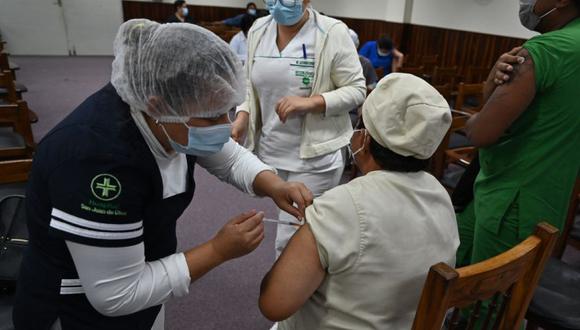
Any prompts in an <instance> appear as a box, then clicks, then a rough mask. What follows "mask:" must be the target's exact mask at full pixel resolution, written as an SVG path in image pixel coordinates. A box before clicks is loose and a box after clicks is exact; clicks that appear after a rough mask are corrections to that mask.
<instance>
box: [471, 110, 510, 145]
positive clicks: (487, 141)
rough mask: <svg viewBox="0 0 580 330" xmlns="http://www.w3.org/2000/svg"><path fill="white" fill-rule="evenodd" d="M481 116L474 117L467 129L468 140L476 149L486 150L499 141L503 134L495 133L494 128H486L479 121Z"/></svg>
mask: <svg viewBox="0 0 580 330" xmlns="http://www.w3.org/2000/svg"><path fill="white" fill-rule="evenodd" d="M478 117H479V116H478V115H474V116H473V117H472V118H471V119H470V120H469V121H468V122H467V125H466V127H465V133H466V135H467V138H468V139H469V141H471V143H472V144H473V146H474V147H477V148H485V147H488V146H490V145H492V144H494V143H496V142H497V140H499V138H500V136H501V132H500V133H499V134H498V133H495V132H494V131H493V128H492V127H486V126H485V125H483V124H482V123H481V122H480V121H479V118H478Z"/></svg>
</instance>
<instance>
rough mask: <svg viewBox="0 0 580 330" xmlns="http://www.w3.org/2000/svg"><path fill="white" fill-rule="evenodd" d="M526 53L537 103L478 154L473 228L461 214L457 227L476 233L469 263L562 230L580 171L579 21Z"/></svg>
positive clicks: (543, 38) (530, 43)
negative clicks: (543, 229) (543, 225)
mask: <svg viewBox="0 0 580 330" xmlns="http://www.w3.org/2000/svg"><path fill="white" fill-rule="evenodd" d="M524 48H525V49H527V50H528V52H529V53H530V56H531V57H532V59H533V60H534V64H535V77H536V97H535V99H534V100H533V102H532V104H531V105H530V106H529V107H528V109H527V110H526V111H525V112H524V113H523V114H522V115H521V116H520V117H519V118H518V119H517V120H516V121H515V122H514V123H513V124H512V126H511V127H510V128H509V129H508V130H507V131H506V132H505V134H504V135H503V136H502V137H501V138H500V139H499V141H498V142H497V143H495V144H494V145H492V146H489V147H487V148H483V149H481V150H480V164H481V171H480V173H479V175H478V177H477V180H476V182H475V202H474V205H473V206H474V207H473V217H471V218H472V219H471V221H472V222H473V223H472V224H468V223H467V222H469V221H462V220H463V219H464V218H467V219H469V218H470V216H468V215H467V214H466V215H459V226H460V227H461V226H468V227H472V230H473V233H472V239H471V244H472V245H473V247H472V251H471V252H472V256H471V260H470V263H476V262H479V261H482V260H485V259H488V258H491V257H493V256H495V255H497V254H500V253H502V252H504V251H506V250H508V249H509V248H511V247H513V246H514V245H517V244H518V243H519V242H521V241H522V240H524V239H525V238H526V237H528V236H529V235H531V234H532V233H533V232H534V229H535V227H536V225H537V224H538V223H540V222H542V221H546V222H549V223H551V224H552V225H554V226H555V227H557V228H559V229H562V228H563V226H564V221H565V219H566V212H567V211H568V203H569V201H570V196H571V194H572V190H573V188H574V183H575V181H576V177H577V175H578V173H579V170H580V19H576V20H574V21H572V22H570V23H569V24H568V25H567V26H565V27H564V28H562V29H560V30H557V31H553V32H550V33H546V34H543V35H540V36H537V37H534V38H532V39H531V40H529V41H528V42H526V43H525V44H524ZM469 211H470V210H469V208H468V209H467V210H466V211H464V213H465V212H469ZM463 229H465V228H463ZM460 231H465V230H460ZM466 238H467V237H466ZM467 239H468V238H467ZM465 243H466V244H470V242H465ZM462 244H463V240H462ZM463 251H465V249H463Z"/></svg>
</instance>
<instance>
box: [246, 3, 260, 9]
mask: <svg viewBox="0 0 580 330" xmlns="http://www.w3.org/2000/svg"><path fill="white" fill-rule="evenodd" d="M250 6H254V8H256V9H258V6H256V4H255V3H254V2H248V4H247V5H246V9H250Z"/></svg>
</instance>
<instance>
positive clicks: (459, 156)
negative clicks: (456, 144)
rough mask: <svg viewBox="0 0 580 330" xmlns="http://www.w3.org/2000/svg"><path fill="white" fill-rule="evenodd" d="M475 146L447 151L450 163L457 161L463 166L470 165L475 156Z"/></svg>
mask: <svg viewBox="0 0 580 330" xmlns="http://www.w3.org/2000/svg"><path fill="white" fill-rule="evenodd" d="M476 150H477V149H476V148H475V147H464V148H456V149H450V150H447V151H445V154H446V156H447V159H448V163H457V164H459V165H461V166H465V167H467V166H469V165H470V164H471V161H472V160H473V158H474V152H475V151H476Z"/></svg>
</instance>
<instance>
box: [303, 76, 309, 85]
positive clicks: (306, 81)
mask: <svg viewBox="0 0 580 330" xmlns="http://www.w3.org/2000/svg"><path fill="white" fill-rule="evenodd" d="M302 83H303V84H304V85H310V78H308V77H304V78H302Z"/></svg>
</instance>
